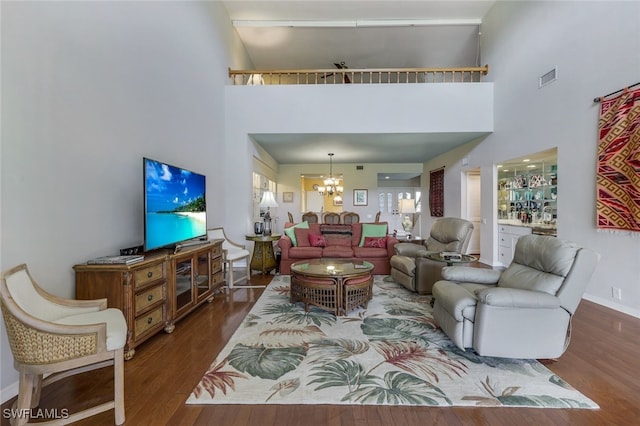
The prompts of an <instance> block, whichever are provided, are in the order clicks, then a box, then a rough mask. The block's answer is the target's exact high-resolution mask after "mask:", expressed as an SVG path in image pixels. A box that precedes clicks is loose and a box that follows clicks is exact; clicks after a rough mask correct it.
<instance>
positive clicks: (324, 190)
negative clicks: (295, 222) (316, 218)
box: [318, 152, 344, 201]
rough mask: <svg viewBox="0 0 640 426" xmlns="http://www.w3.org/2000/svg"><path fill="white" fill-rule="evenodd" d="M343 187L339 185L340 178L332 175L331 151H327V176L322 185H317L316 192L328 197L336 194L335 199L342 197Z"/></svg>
mask: <svg viewBox="0 0 640 426" xmlns="http://www.w3.org/2000/svg"><path fill="white" fill-rule="evenodd" d="M343 190H344V188H343V187H342V186H340V179H338V178H334V177H333V152H330V153H329V178H327V179H325V180H324V186H319V187H318V193H320V195H327V196H329V197H333V196H334V195H335V196H336V200H337V201H339V200H341V199H342V191H343Z"/></svg>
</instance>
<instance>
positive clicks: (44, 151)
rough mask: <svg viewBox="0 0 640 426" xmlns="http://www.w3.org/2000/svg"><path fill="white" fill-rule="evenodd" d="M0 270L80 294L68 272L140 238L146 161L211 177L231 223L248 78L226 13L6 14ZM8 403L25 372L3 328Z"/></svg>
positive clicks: (199, 9) (177, 7)
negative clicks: (19, 268)
mask: <svg viewBox="0 0 640 426" xmlns="http://www.w3.org/2000/svg"><path fill="white" fill-rule="evenodd" d="M1 7H2V13H1V19H2V21H1V24H2V146H1V147H2V163H1V166H2V167H1V173H2V175H1V177H2V182H1V185H2V188H1V191H2V192H1V197H0V200H1V203H2V204H1V206H2V212H1V219H2V222H1V229H2V235H1V239H0V241H1V244H2V245H1V246H0V247H1V251H0V269H1V270H6V269H8V268H10V267H12V266H14V265H16V264H19V263H27V264H28V265H29V267H30V269H31V272H32V274H33V275H34V277H35V278H36V279H37V280H38V281H39V283H40V284H41V285H42V287H44V288H45V289H46V290H48V291H50V292H52V293H54V294H57V295H60V296H63V297H73V296H74V295H75V283H74V276H73V270H72V266H73V265H74V264H76V263H80V262H84V261H86V260H87V259H89V258H91V257H96V256H100V255H107V254H115V253H117V252H118V249H119V248H120V247H122V246H124V245H127V244H129V243H133V242H139V241H141V240H142V237H143V235H142V234H143V222H142V157H143V156H148V157H151V158H155V159H158V160H163V161H166V162H169V163H171V164H175V165H178V166H182V167H186V168H189V169H192V170H194V171H198V172H200V173H204V174H206V175H207V178H208V187H207V197H208V206H209V218H208V219H209V221H210V223H211V224H216V223H220V222H222V221H223V220H224V215H225V211H224V209H223V208H222V207H221V205H222V204H223V203H222V200H223V199H224V191H225V186H224V185H221V184H217V182H220V181H222V179H223V176H224V175H223V173H222V169H221V168H220V166H219V165H220V162H221V160H220V158H221V157H222V156H223V155H224V152H223V150H224V144H223V143H222V141H223V140H224V137H225V133H224V120H225V116H224V90H223V88H224V85H225V84H226V83H227V82H228V76H227V68H228V67H238V68H242V67H250V65H251V64H250V63H249V61H248V60H247V57H246V54H245V52H244V49H243V47H242V44H241V43H240V42H239V41H238V38H237V36H236V34H235V32H234V30H233V28H232V27H231V24H230V21H229V17H228V16H227V14H226V11H225V9H224V8H223V7H222V5H221V4H220V3H217V2H2V5H1ZM0 339H1V340H0V341H1V342H2V349H1V358H2V362H1V370H0V389H2V401H4V400H6V399H8V398H11V397H12V396H13V395H14V394H15V391H16V390H17V388H16V387H15V382H16V380H17V377H18V376H17V373H16V371H15V370H14V369H13V363H12V355H11V352H10V350H9V347H8V346H9V345H8V343H7V337H6V333H5V330H4V326H3V327H2V336H1V337H0Z"/></svg>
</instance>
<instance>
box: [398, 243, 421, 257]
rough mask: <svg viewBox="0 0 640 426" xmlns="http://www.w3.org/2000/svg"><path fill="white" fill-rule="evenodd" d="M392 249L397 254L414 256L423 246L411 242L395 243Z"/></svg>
mask: <svg viewBox="0 0 640 426" xmlns="http://www.w3.org/2000/svg"><path fill="white" fill-rule="evenodd" d="M393 249H394V251H395V253H396V254H397V255H399V256H407V257H416V255H417V254H418V252H419V251H421V250H424V246H423V245H420V244H413V243H397V244H396V245H395V246H394V248H393Z"/></svg>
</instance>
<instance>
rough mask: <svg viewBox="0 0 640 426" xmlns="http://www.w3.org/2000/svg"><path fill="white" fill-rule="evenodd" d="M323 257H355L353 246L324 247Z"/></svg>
mask: <svg viewBox="0 0 640 426" xmlns="http://www.w3.org/2000/svg"><path fill="white" fill-rule="evenodd" d="M322 257H340V258H344V257H353V249H352V248H351V246H348V247H347V246H327V247H325V248H324V249H322Z"/></svg>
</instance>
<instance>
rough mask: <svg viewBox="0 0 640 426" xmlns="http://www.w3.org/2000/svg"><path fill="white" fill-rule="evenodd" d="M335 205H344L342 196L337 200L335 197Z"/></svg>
mask: <svg viewBox="0 0 640 426" xmlns="http://www.w3.org/2000/svg"><path fill="white" fill-rule="evenodd" d="M333 205H334V206H341V205H342V198H338V199H337V200H336V199H335V198H334V199H333Z"/></svg>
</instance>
